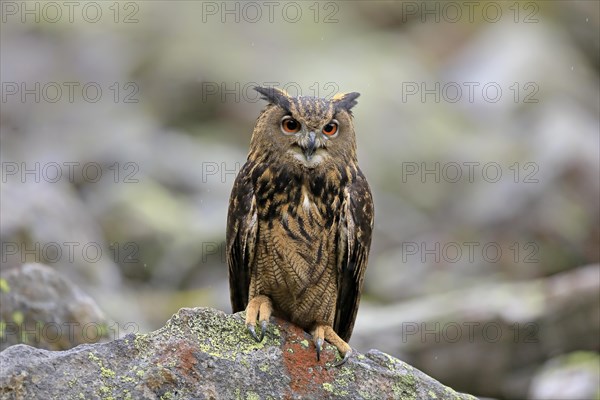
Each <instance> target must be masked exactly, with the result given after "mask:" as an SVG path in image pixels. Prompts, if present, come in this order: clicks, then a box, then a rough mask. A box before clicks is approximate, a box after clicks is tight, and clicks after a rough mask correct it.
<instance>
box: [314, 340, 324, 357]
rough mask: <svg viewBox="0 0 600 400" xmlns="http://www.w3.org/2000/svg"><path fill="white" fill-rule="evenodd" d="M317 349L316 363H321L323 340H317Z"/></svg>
mask: <svg viewBox="0 0 600 400" xmlns="http://www.w3.org/2000/svg"><path fill="white" fill-rule="evenodd" d="M315 347H316V348H317V361H321V350H323V339H321V338H318V339H317V340H316V342H315Z"/></svg>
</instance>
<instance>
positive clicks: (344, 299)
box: [333, 170, 373, 342]
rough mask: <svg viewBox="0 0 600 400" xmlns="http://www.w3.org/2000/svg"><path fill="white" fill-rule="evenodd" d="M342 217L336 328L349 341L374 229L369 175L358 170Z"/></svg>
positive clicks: (347, 192)
mask: <svg viewBox="0 0 600 400" xmlns="http://www.w3.org/2000/svg"><path fill="white" fill-rule="evenodd" d="M344 204H345V206H344V211H343V213H344V215H343V216H342V219H341V221H340V243H339V250H340V259H339V261H338V297H337V304H336V315H335V321H334V324H333V329H334V330H335V331H336V333H337V334H338V335H339V336H340V337H341V338H342V339H343V340H345V341H346V342H347V341H348V340H349V339H350V336H351V335H352V329H353V328H354V320H355V318H356V312H357V311H358V303H359V301H360V293H361V291H362V284H363V279H364V276H365V271H366V269H367V258H368V256H369V247H370V246H371V232H372V230H373V197H372V196H371V190H370V189H369V184H368V183H367V180H366V178H365V177H364V175H363V174H362V172H361V171H360V170H358V173H357V176H356V180H355V181H354V183H353V184H352V185H351V186H350V187H349V188H348V190H347V191H346V194H345V200H344Z"/></svg>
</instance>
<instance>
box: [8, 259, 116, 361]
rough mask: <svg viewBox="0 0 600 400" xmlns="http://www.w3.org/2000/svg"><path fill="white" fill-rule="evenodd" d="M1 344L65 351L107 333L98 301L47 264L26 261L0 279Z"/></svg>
mask: <svg viewBox="0 0 600 400" xmlns="http://www.w3.org/2000/svg"><path fill="white" fill-rule="evenodd" d="M0 304H1V305H2V306H1V315H2V319H1V320H0V349H1V350H4V349H5V348H7V347H9V346H12V345H15V344H18V343H26V344H29V345H31V346H35V347H39V348H42V349H48V350H65V349H70V348H72V347H75V346H77V345H79V344H81V343H94V342H98V341H101V340H104V339H106V338H108V323H107V320H106V318H105V316H104V314H103V312H102V311H101V310H100V308H99V307H98V305H97V304H96V302H95V301H94V300H93V299H92V298H91V297H90V296H88V295H87V294H85V293H84V292H83V291H82V290H81V289H79V288H78V287H77V286H75V285H74V284H73V283H71V282H70V281H69V280H68V279H66V278H65V277H63V276H62V275H61V274H60V273H58V272H56V271H55V270H54V269H52V268H51V267H48V266H46V265H42V264H24V265H22V266H19V267H16V268H11V269H9V270H8V271H6V272H4V273H2V278H0Z"/></svg>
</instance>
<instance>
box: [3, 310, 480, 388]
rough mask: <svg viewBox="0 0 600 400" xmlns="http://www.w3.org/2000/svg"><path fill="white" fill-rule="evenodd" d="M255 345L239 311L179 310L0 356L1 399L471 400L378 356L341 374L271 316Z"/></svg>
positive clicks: (333, 354) (326, 355)
mask: <svg viewBox="0 0 600 400" xmlns="http://www.w3.org/2000/svg"><path fill="white" fill-rule="evenodd" d="M271 321H272V323H271V324H270V326H269V330H268V332H267V335H266V338H265V340H264V341H263V342H262V343H256V342H255V341H254V340H253V339H252V338H251V337H250V335H249V334H248V332H247V330H246V328H245V325H244V315H243V313H239V314H234V315H227V314H225V313H223V312H221V311H216V310H213V309H208V308H195V309H185V308H184V309H181V310H180V311H179V312H178V313H177V314H175V315H174V316H173V317H172V318H171V319H170V320H169V321H168V322H167V324H166V325H165V326H164V327H162V328H161V329H159V330H157V331H155V332H151V333H148V334H130V335H127V336H125V337H124V338H122V339H118V340H115V341H112V342H109V343H101V344H86V345H81V346H78V347H76V348H74V349H71V350H67V351H61V352H51V351H47V350H41V349H34V348H32V347H29V346H26V345H16V346H13V347H10V348H8V349H7V350H5V351H3V352H2V353H0V363H1V365H2V372H1V375H0V395H1V396H2V399H33V398H44V399H80V398H85V399H282V398H287V399H300V398H310V399H317V398H318V399H322V398H345V399H346V398H350V399H475V398H474V397H472V396H470V395H465V394H460V393H457V392H455V391H454V390H452V389H450V388H448V387H446V386H444V385H442V384H440V383H439V382H437V381H436V380H434V379H433V378H430V377H429V376H427V375H425V374H424V373H422V372H421V371H419V370H417V369H415V368H413V367H411V366H410V365H408V364H405V363H403V362H402V361H400V360H397V359H395V358H393V357H391V356H389V355H387V354H385V353H382V352H379V351H377V350H371V351H369V352H368V353H367V354H365V355H362V354H358V353H357V354H355V355H353V357H352V358H351V359H350V360H349V361H348V362H347V363H346V364H345V365H344V366H342V367H332V363H333V362H334V360H335V359H336V358H339V355H338V353H337V351H336V350H335V348H334V347H332V346H329V345H327V346H326V348H325V350H324V351H323V354H322V356H321V361H320V362H317V360H316V356H315V349H314V346H313V344H312V341H311V338H310V336H309V335H308V334H307V333H305V332H303V331H302V330H301V329H299V328H297V327H295V326H293V325H291V324H289V323H287V322H285V321H281V320H278V319H272V320H271Z"/></svg>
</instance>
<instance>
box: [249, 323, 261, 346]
mask: <svg viewBox="0 0 600 400" xmlns="http://www.w3.org/2000/svg"><path fill="white" fill-rule="evenodd" d="M246 326H247V327H248V330H249V331H250V334H251V335H252V337H253V338H254V340H256V341H257V342H258V343H260V342H262V337H261V338H260V339H259V338H258V336H256V330H255V329H254V325H251V324H248V325H246Z"/></svg>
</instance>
